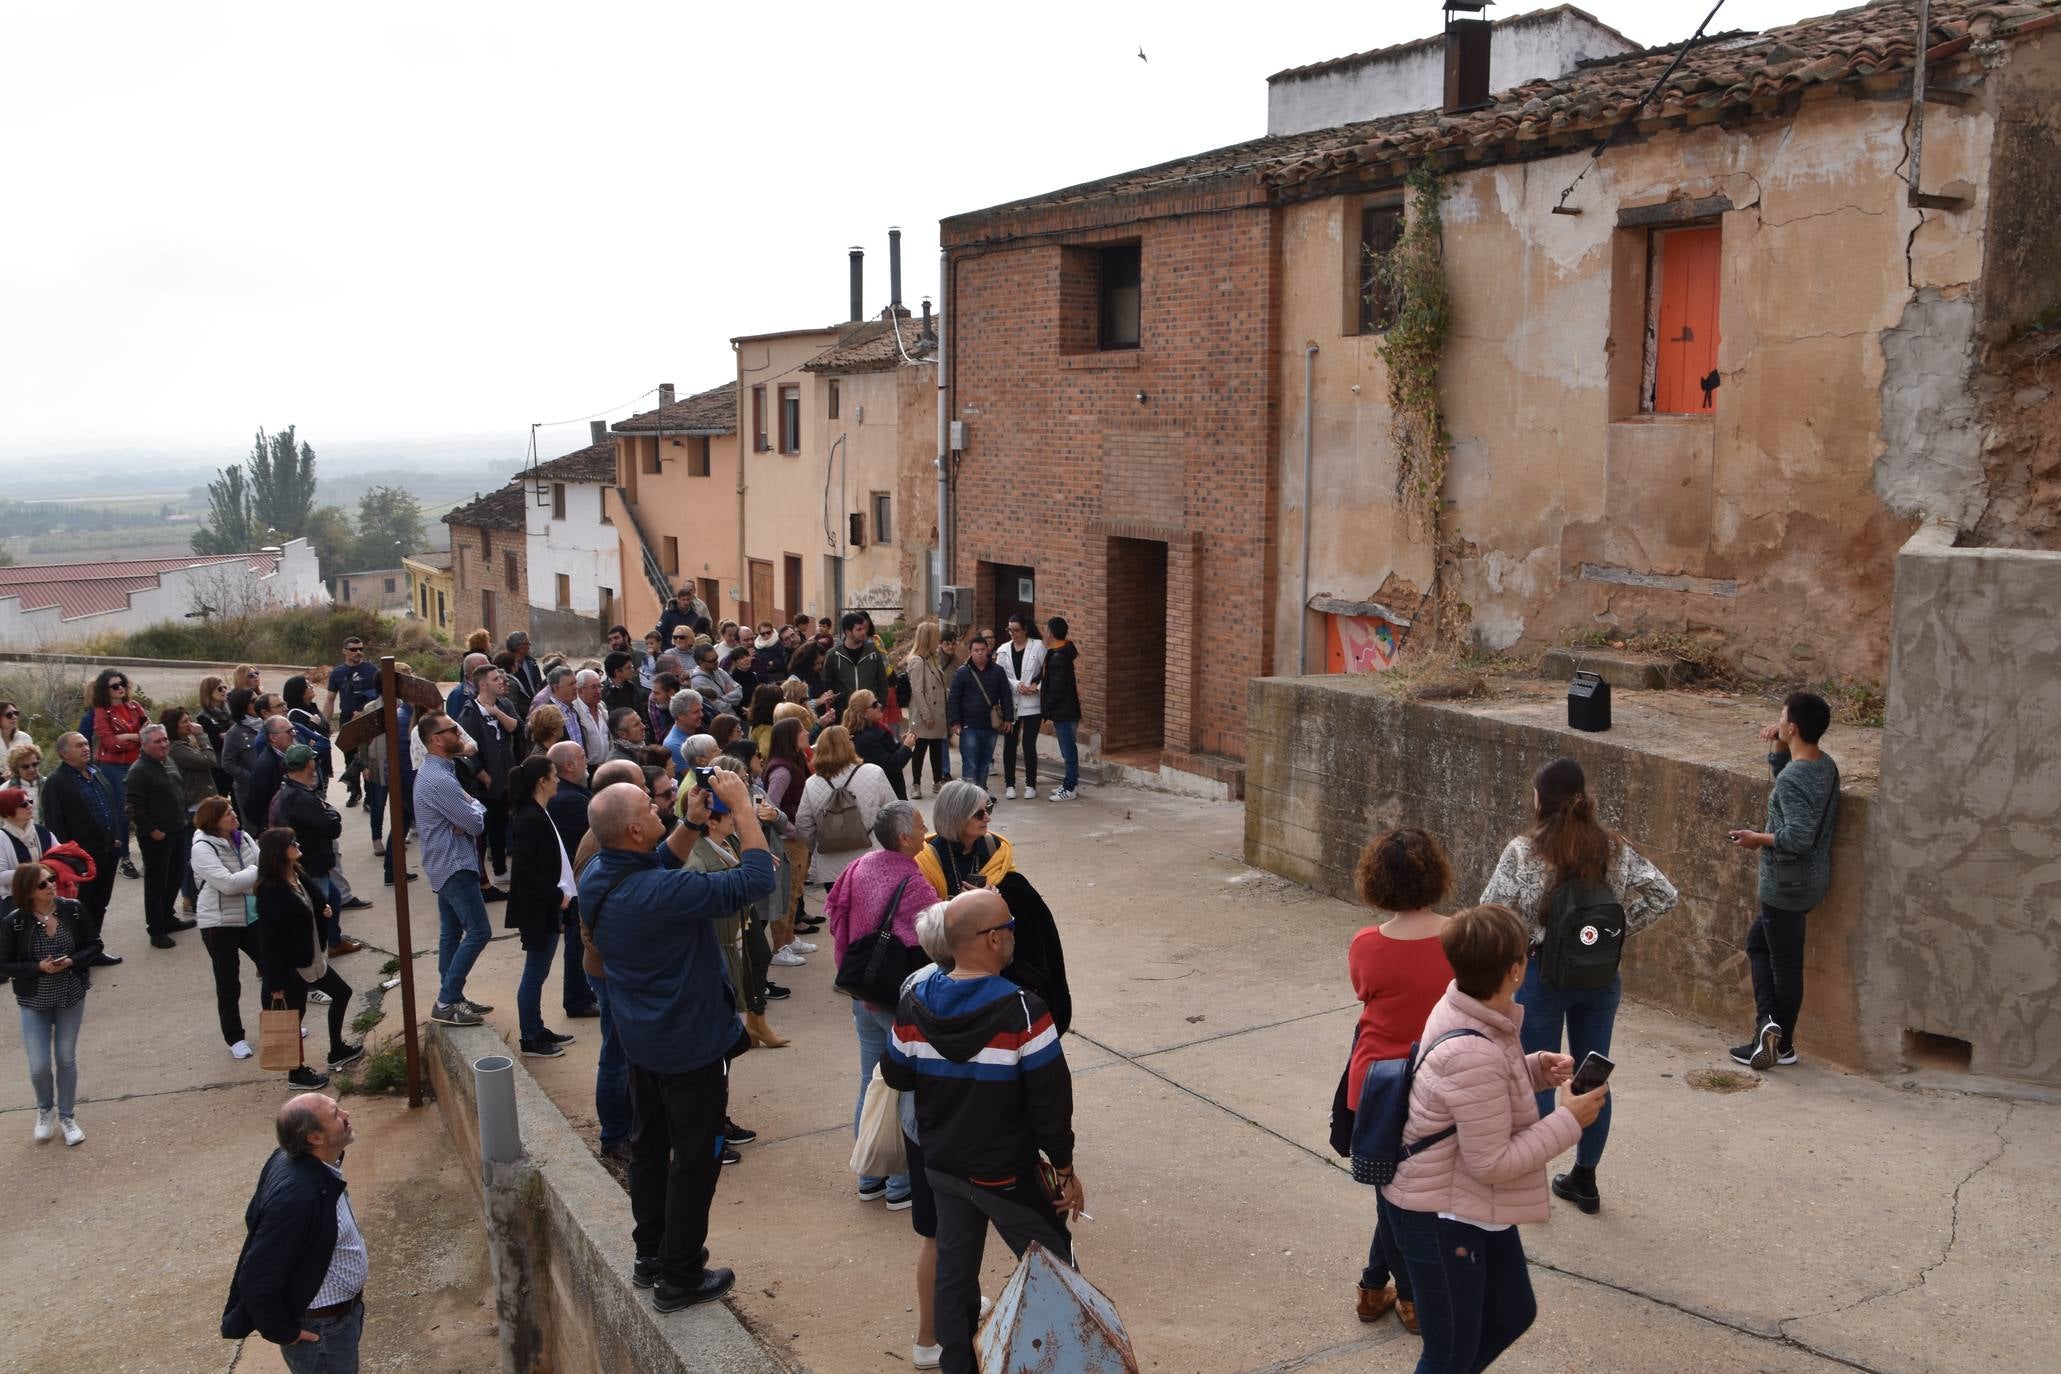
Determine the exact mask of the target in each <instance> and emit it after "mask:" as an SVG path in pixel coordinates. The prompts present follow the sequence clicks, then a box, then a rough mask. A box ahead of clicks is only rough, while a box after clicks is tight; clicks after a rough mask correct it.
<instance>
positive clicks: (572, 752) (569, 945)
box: [544, 739, 606, 1143]
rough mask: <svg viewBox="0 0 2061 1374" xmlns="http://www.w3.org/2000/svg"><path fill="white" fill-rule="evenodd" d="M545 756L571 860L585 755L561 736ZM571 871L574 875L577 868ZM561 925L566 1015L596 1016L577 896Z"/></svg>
mask: <svg viewBox="0 0 2061 1374" xmlns="http://www.w3.org/2000/svg"><path fill="white" fill-rule="evenodd" d="M544 757H545V758H547V759H548V760H550V763H551V772H552V776H554V777H555V778H557V780H558V790H557V791H555V792H553V793H552V794H551V797H550V799H549V800H548V801H546V802H545V803H544V814H545V815H547V816H549V817H550V818H551V824H552V825H554V826H555V827H557V829H558V842H559V843H560V844H562V845H564V846H565V852H566V856H567V858H568V860H570V858H571V856H572V855H574V854H577V853H579V852H580V841H581V840H584V839H586V838H587V805H588V803H589V802H590V801H591V800H592V794H591V793H590V792H589V791H588V790H587V755H586V752H585V751H584V750H582V749H581V748H580V746H579V745H577V744H574V743H573V742H572V741H571V740H569V739H562V740H560V741H558V743H556V744H554V745H552V746H551V749H550V752H548V753H547V754H545V756H544ZM573 872H574V876H575V877H576V878H577V876H578V872H579V870H578V869H575V870H573ZM564 926H565V979H564V983H565V993H564V1001H563V1006H564V1007H565V1014H566V1015H567V1016H570V1017H594V1016H599V1015H601V1007H600V1004H599V999H597V998H596V997H595V995H594V989H593V988H592V986H590V985H589V984H588V982H587V975H586V973H585V971H584V970H583V969H582V968H581V967H580V965H581V961H582V959H583V957H584V956H585V954H586V946H585V944H584V942H583V941H582V940H581V939H580V903H579V900H578V899H577V898H575V899H574V900H573V902H572V903H571V905H569V906H567V907H566V908H565V914H564ZM604 1143H606V1142H604Z"/></svg>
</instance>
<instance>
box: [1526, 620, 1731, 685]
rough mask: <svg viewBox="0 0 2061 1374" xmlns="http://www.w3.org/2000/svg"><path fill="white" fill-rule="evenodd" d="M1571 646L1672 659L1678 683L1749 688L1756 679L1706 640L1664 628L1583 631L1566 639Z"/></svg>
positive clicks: (1568, 645) (1569, 646)
mask: <svg viewBox="0 0 2061 1374" xmlns="http://www.w3.org/2000/svg"><path fill="white" fill-rule="evenodd" d="M1567 647H1568V648H1570V649H1615V650H1617V651H1619V652H1620V653H1629V654H1650V655H1652V656H1653V657H1655V658H1671V659H1673V660H1674V661H1675V672H1674V678H1675V681H1676V682H1677V683H1696V684H1698V685H1701V686H1718V687H1752V686H1754V685H1756V682H1755V680H1754V679H1753V678H1752V677H1751V676H1750V675H1749V674H1746V673H1744V672H1742V671H1741V670H1740V669H1739V667H1738V665H1737V664H1734V663H1733V662H1731V661H1730V660H1729V659H1727V658H1726V657H1725V656H1724V654H1723V653H1722V652H1721V651H1720V650H1719V648H1718V646H1717V645H1716V644H1714V643H1712V642H1711V641H1709V640H1707V639H1698V638H1697V637H1696V636H1694V635H1687V634H1682V633H1680V632H1678V631H1675V630H1665V631H1662V632H1660V633H1658V634H1626V633H1625V632H1624V631H1622V630H1618V629H1614V628H1613V629H1596V630H1584V631H1582V632H1581V633H1580V634H1575V635H1570V636H1569V637H1568V639H1567Z"/></svg>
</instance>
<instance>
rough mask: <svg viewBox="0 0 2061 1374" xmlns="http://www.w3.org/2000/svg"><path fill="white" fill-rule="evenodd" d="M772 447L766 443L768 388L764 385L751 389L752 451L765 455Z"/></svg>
mask: <svg viewBox="0 0 2061 1374" xmlns="http://www.w3.org/2000/svg"><path fill="white" fill-rule="evenodd" d="M768 447H770V446H769V445H768V444H767V443H766V388H765V387H764V386H763V385H760V386H755V387H753V388H752V389H751V451H752V452H753V453H764V452H765V451H766V449H767V448H768Z"/></svg>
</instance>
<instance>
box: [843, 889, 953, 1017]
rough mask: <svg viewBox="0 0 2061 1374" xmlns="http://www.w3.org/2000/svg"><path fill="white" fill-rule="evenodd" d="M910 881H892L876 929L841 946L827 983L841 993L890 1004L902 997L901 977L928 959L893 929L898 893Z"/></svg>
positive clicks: (864, 1000) (875, 1002)
mask: <svg viewBox="0 0 2061 1374" xmlns="http://www.w3.org/2000/svg"><path fill="white" fill-rule="evenodd" d="M912 881H914V880H913V879H912V878H904V879H902V880H901V882H899V883H897V884H896V885H895V890H894V895H893V896H891V897H889V898H888V899H887V909H886V910H885V911H882V912H881V913H880V926H879V928H878V929H877V930H875V931H873V932H872V933H871V934H870V935H861V936H860V937H859V938H858V939H856V940H854V941H852V942H851V943H850V944H848V945H846V946H845V947H844V959H843V960H842V961H841V962H840V963H839V964H838V966H837V978H836V979H835V980H834V981H833V982H832V984H831V986H832V987H834V988H836V989H837V990H838V991H839V992H841V993H843V994H844V995H845V996H847V997H850V998H852V999H854V1000H856V1001H860V1002H871V1003H872V1004H873V1005H874V1006H876V1007H891V1006H893V1005H895V1003H897V1002H899V1001H900V1000H901V998H902V982H903V980H904V979H906V978H907V977H908V976H909V975H910V974H912V973H914V972H915V971H916V970H917V969H919V968H922V967H923V965H924V964H926V963H928V962H930V961H929V960H928V959H926V958H924V956H923V951H922V950H920V949H911V948H909V946H907V945H905V944H903V943H902V942H901V940H900V939H898V938H897V937H896V935H895V933H894V929H893V925H894V917H895V913H896V912H897V911H900V910H901V909H902V893H904V892H906V891H907V890H908V887H909V884H910V883H911V882H912Z"/></svg>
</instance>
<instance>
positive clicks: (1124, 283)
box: [1096, 243, 1142, 349]
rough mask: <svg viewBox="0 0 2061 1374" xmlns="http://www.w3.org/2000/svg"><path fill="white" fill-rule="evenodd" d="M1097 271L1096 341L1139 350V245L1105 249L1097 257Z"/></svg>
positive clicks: (1111, 345) (1100, 344)
mask: <svg viewBox="0 0 2061 1374" xmlns="http://www.w3.org/2000/svg"><path fill="white" fill-rule="evenodd" d="M1096 257H1097V263H1096V266H1097V268H1098V287H1097V293H1098V295H1097V299H1098V300H1099V302H1100V306H1099V309H1098V311H1097V320H1098V328H1097V332H1096V338H1097V342H1098V344H1099V346H1100V347H1102V348H1105V349H1110V348H1136V347H1137V346H1138V334H1139V330H1138V316H1139V304H1140V300H1141V294H1142V292H1141V286H1140V282H1141V277H1140V270H1141V268H1140V262H1139V250H1138V245H1137V244H1135V243H1127V244H1123V245H1121V246H1120V247H1116V248H1104V249H1102V250H1100V252H1099V253H1097V255H1096Z"/></svg>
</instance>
